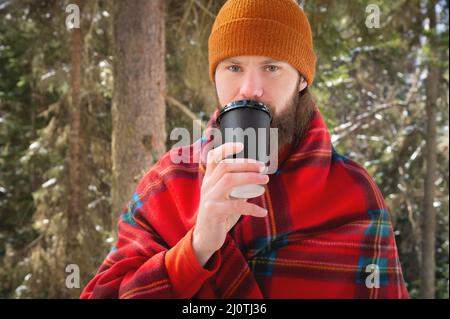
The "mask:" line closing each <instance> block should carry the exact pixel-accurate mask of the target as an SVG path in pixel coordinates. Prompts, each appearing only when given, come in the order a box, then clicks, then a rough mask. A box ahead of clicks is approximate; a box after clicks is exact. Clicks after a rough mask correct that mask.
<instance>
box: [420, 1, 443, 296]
mask: <svg viewBox="0 0 450 319" xmlns="http://www.w3.org/2000/svg"><path fill="white" fill-rule="evenodd" d="M428 18H429V20H430V37H429V45H430V48H431V54H430V60H429V62H428V66H429V67H428V77H427V80H426V113H427V133H426V134H427V135H426V172H425V183H424V210H423V218H422V267H421V285H420V295H421V297H422V298H434V297H435V271H436V261H435V250H436V212H435V209H434V206H433V203H434V193H435V185H434V183H435V172H436V168H437V165H436V164H437V163H436V102H437V97H438V86H439V67H438V65H437V59H436V53H435V52H434V51H433V50H435V49H436V45H435V44H436V40H435V39H436V0H432V1H429V3H428Z"/></svg>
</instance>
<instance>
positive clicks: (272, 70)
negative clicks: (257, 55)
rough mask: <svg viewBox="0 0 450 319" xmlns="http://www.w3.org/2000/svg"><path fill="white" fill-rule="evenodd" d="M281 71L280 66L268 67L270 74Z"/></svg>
mask: <svg viewBox="0 0 450 319" xmlns="http://www.w3.org/2000/svg"><path fill="white" fill-rule="evenodd" d="M279 69H280V68H279V67H278V66H276V65H268V66H266V71H269V72H276V71H278V70H279Z"/></svg>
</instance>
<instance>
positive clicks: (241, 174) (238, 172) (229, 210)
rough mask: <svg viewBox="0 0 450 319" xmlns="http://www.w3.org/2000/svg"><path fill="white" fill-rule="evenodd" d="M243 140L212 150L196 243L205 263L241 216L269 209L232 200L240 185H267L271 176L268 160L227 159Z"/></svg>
mask: <svg viewBox="0 0 450 319" xmlns="http://www.w3.org/2000/svg"><path fill="white" fill-rule="evenodd" d="M243 147H244V146H243V144H242V143H225V144H223V145H221V146H219V147H217V148H215V149H213V150H211V151H209V152H208V157H207V166H206V172H205V176H204V178H203V183H202V187H201V192H200V205H199V211H198V215H197V221H196V225H195V229H194V233H193V239H192V246H193V248H194V251H195V253H196V256H197V258H198V260H199V262H200V264H201V265H202V266H204V265H205V264H206V262H207V261H208V259H209V258H210V257H211V256H212V255H213V254H214V252H215V251H217V250H219V249H220V248H221V247H222V245H223V244H224V242H225V238H226V235H227V233H228V232H229V231H230V229H231V228H233V226H234V225H235V224H236V223H237V221H238V220H239V218H240V216H241V215H250V216H254V217H265V216H266V215H267V210H265V209H263V208H261V207H259V206H257V205H254V204H251V203H247V199H230V197H229V194H230V192H231V190H232V189H233V188H234V187H236V186H242V185H248V184H266V183H267V182H268V181H269V176H267V175H264V174H261V173H260V172H262V171H263V169H264V167H265V166H264V163H262V162H259V161H256V160H253V159H244V158H241V159H225V158H226V157H228V156H230V155H233V154H237V153H239V152H241V151H242V149H243Z"/></svg>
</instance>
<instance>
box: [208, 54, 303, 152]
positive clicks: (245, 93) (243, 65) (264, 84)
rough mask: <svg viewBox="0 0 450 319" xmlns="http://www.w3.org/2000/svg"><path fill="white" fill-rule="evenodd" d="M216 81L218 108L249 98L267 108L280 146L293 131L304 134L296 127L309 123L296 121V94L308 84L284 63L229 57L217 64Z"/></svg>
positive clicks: (289, 137) (291, 135)
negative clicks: (276, 131) (276, 129)
mask: <svg viewBox="0 0 450 319" xmlns="http://www.w3.org/2000/svg"><path fill="white" fill-rule="evenodd" d="M215 81H216V90H217V96H218V99H219V103H220V105H221V107H223V106H225V105H227V104H228V103H230V102H233V101H237V100H243V99H251V100H256V101H260V102H263V103H264V104H266V105H267V106H268V107H269V108H270V110H271V112H272V115H273V121H272V125H271V126H272V127H276V128H278V138H279V141H278V142H279V146H280V147H281V146H283V145H284V144H285V143H288V142H291V139H292V138H293V137H294V135H295V134H296V131H299V130H302V131H303V129H304V128H303V127H298V126H299V125H306V124H308V123H306V124H305V123H303V122H304V121H301V120H300V121H299V119H296V116H298V114H297V113H296V111H297V105H298V102H299V92H300V91H302V90H303V89H305V88H306V86H307V83H306V81H305V80H304V79H303V77H302V76H301V75H300V74H299V72H298V71H297V69H295V68H294V67H293V66H291V65H290V64H288V63H286V62H282V61H277V60H274V59H271V58H267V57H262V56H238V57H232V58H229V59H226V60H223V61H221V62H220V63H219V64H218V66H217V68H216V74H215ZM300 111H301V110H300ZM300 116H301V117H302V118H303V116H302V115H301V114H300ZM299 123H300V124H299Z"/></svg>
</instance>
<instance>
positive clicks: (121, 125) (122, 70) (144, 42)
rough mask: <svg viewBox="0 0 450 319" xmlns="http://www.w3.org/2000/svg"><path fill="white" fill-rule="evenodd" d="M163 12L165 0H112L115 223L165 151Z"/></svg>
mask: <svg viewBox="0 0 450 319" xmlns="http://www.w3.org/2000/svg"><path fill="white" fill-rule="evenodd" d="M164 14H165V1H164V0H152V1H148V0H133V1H122V0H116V1H115V2H114V8H113V18H114V22H113V25H114V95H113V108H112V118H113V119H112V120H113V133H112V163H113V164H112V166H113V167H112V170H113V172H112V209H113V219H114V224H116V223H117V219H116V218H117V216H118V214H119V212H120V211H121V210H122V209H123V208H124V207H125V205H126V204H127V203H128V202H129V201H130V199H131V196H132V194H133V190H134V189H135V187H136V186H137V182H138V181H139V179H140V178H141V177H142V175H143V173H144V172H145V171H147V170H148V169H149V168H150V167H151V165H152V164H153V163H154V162H155V161H156V160H158V158H159V157H160V156H161V155H162V154H163V153H164V152H165V141H166V132H165V101H164V95H165V64H164V56H165V34H164V33H165V27H164Z"/></svg>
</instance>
